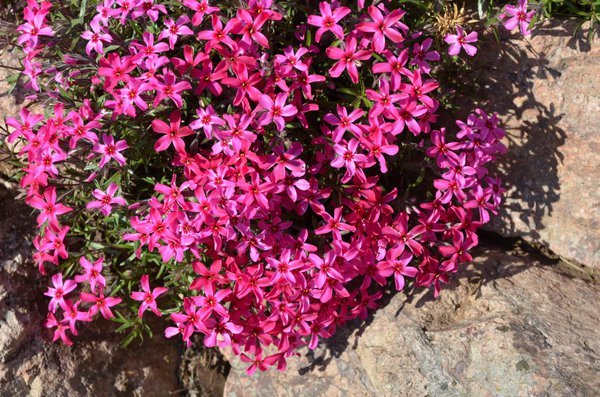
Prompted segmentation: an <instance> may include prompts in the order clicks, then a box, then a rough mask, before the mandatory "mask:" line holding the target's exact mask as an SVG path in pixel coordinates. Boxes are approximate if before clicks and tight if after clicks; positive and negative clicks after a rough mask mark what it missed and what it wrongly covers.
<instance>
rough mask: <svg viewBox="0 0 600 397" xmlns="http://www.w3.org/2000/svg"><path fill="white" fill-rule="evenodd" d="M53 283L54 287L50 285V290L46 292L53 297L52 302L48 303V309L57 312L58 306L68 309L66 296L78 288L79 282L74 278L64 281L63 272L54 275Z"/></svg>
mask: <svg viewBox="0 0 600 397" xmlns="http://www.w3.org/2000/svg"><path fill="white" fill-rule="evenodd" d="M52 285H53V286H54V288H52V287H49V288H48V291H46V292H44V295H46V296H50V297H52V299H51V300H50V303H48V310H50V311H51V312H52V313H55V312H56V307H57V306H60V307H61V308H62V309H63V310H66V309H65V308H67V305H66V303H65V296H66V295H67V294H68V293H69V292H71V291H73V290H74V289H75V288H77V283H76V282H75V281H73V280H66V281H65V282H64V283H63V278H62V273H56V274H55V275H54V276H52Z"/></svg>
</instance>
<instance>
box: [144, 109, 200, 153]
mask: <svg viewBox="0 0 600 397" xmlns="http://www.w3.org/2000/svg"><path fill="white" fill-rule="evenodd" d="M169 122H170V125H167V123H165V122H164V121H162V120H153V121H152V129H153V130H154V132H158V133H159V134H165V136H163V137H161V138H159V139H158V141H156V144H155V145H154V150H156V151H157V152H162V151H163V150H167V149H168V148H169V146H171V144H173V147H175V150H177V152H178V153H185V142H183V139H182V138H183V137H184V136H188V135H192V134H194V131H192V130H191V129H190V128H189V127H180V124H181V115H180V113H179V112H173V113H171V115H170V116H169Z"/></svg>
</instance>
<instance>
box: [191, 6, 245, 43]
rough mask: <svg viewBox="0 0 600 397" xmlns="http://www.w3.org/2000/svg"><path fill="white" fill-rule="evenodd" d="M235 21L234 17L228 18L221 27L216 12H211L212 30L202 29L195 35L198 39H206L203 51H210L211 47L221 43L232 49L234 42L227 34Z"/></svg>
mask: <svg viewBox="0 0 600 397" xmlns="http://www.w3.org/2000/svg"><path fill="white" fill-rule="evenodd" d="M235 23H236V20H235V19H230V20H229V22H227V25H225V27H223V23H222V22H221V19H220V18H219V16H218V15H217V14H213V15H212V29H213V30H203V31H201V32H199V33H198V35H197V36H196V37H198V39H199V40H208V44H207V46H206V49H205V51H206V52H207V53H208V52H210V50H211V48H212V47H215V46H219V44H221V43H224V44H226V45H227V46H228V47H229V48H231V49H234V48H235V47H236V43H235V41H233V39H232V38H231V37H229V34H230V33H231V31H232V30H233V28H234V26H235ZM192 24H193V23H192Z"/></svg>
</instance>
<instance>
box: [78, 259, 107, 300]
mask: <svg viewBox="0 0 600 397" xmlns="http://www.w3.org/2000/svg"><path fill="white" fill-rule="evenodd" d="M103 263H104V258H98V259H96V261H95V262H94V264H92V263H91V262H90V261H88V260H87V259H86V257H84V256H82V257H81V258H79V264H80V265H81V267H83V269H84V270H85V273H84V274H83V275H77V276H75V281H76V282H78V283H83V282H86V281H87V282H89V283H90V289H91V290H92V292H93V293H96V287H98V288H99V289H100V290H101V289H103V288H104V287H105V286H106V280H105V279H104V276H103V275H102V265H103Z"/></svg>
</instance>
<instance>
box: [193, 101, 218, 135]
mask: <svg viewBox="0 0 600 397" xmlns="http://www.w3.org/2000/svg"><path fill="white" fill-rule="evenodd" d="M196 114H197V115H198V118H197V119H196V120H194V121H192V123H191V124H190V128H191V129H193V130H197V129H200V128H202V130H204V134H205V135H206V138H207V139H210V138H211V137H212V132H213V126H214V125H217V126H220V125H225V120H223V119H222V118H220V117H219V116H218V115H217V113H216V112H215V110H214V109H213V107H212V106H211V105H208V107H207V108H206V109H202V108H198V109H196Z"/></svg>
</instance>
